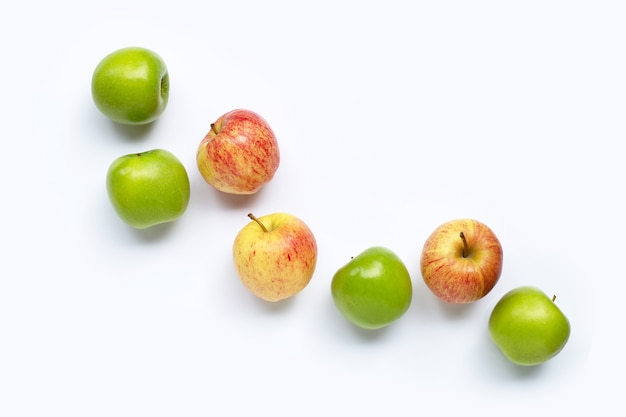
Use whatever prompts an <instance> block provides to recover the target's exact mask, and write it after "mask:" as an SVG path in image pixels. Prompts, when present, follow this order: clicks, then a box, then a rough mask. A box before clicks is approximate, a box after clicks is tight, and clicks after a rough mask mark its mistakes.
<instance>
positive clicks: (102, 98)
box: [91, 47, 170, 125]
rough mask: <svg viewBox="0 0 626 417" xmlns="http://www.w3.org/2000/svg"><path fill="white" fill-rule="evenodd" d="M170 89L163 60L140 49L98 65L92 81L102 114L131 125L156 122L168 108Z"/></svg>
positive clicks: (124, 51)
mask: <svg viewBox="0 0 626 417" xmlns="http://www.w3.org/2000/svg"><path fill="white" fill-rule="evenodd" d="M169 88H170V82H169V72H168V70H167V66H166V65H165V62H164V61H163V59H162V58H161V57H160V56H159V55H158V54H156V53H155V52H153V51H151V50H149V49H146V48H141V47H127V48H122V49H118V50H117V51H114V52H111V53H110V54H108V55H107V56H105V57H104V58H103V59H102V60H101V61H100V63H99V64H98V65H97V66H96V68H95V70H94V72H93V75H92V79H91V95H92V97H93V101H94V103H95V104H96V107H97V108H98V109H99V110H100V112H102V113H103V114H104V115H105V116H107V117H109V118H110V119H111V120H113V121H115V122H118V123H121V124H128V125H144V124H147V123H150V122H153V121H154V120H156V119H157V118H158V117H159V116H160V115H161V114H162V113H163V111H164V110H165V107H166V106H167V101H168V97H169Z"/></svg>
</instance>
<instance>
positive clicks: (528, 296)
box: [488, 286, 571, 366]
mask: <svg viewBox="0 0 626 417" xmlns="http://www.w3.org/2000/svg"><path fill="white" fill-rule="evenodd" d="M488 328H489V334H490V336H491V339H492V340H493V341H494V343H495V344H496V345H497V346H498V347H499V348H500V350H501V351H502V353H503V354H504V355H505V356H506V357H507V358H508V359H509V360H510V361H511V362H513V363H515V364H518V365H522V366H534V365H539V364H541V363H543V362H546V361H547V360H549V359H551V358H553V357H554V356H556V355H557V354H558V353H559V352H560V351H561V350H562V349H563V348H564V347H565V345H566V343H567V341H568V340H569V336H570V331H571V328H570V323H569V320H568V319H567V317H566V316H565V314H563V312H562V311H561V309H559V307H558V306H557V305H556V304H555V303H554V300H553V299H551V298H549V297H548V296H547V295H546V294H545V293H544V292H542V291H541V290H539V289H538V288H535V287H530V286H524V287H518V288H516V289H513V290H511V291H509V292H508V293H506V294H505V295H504V296H503V297H502V298H501V299H500V300H499V301H498V303H497V304H496V306H495V307H494V309H493V311H492V312H491V315H490V317H489V324H488Z"/></svg>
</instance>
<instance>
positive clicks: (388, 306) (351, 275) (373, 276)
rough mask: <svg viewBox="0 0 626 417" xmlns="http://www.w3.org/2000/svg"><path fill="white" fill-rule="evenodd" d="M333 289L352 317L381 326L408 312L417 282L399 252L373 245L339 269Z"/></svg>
mask: <svg viewBox="0 0 626 417" xmlns="http://www.w3.org/2000/svg"><path fill="white" fill-rule="evenodd" d="M331 293H332V298H333V301H334V302H335V305H336V306H337V308H338V309H339V311H340V312H341V313H342V314H343V315H344V317H345V318H347V319H348V321H350V322H351V323H353V324H355V325H356V326H359V327H362V328H364V329H378V328H381V327H385V326H387V325H389V324H391V323H393V322H394V321H396V320H397V319H399V318H400V317H401V316H402V315H404V313H406V311H407V310H408V309H409V306H410V304H411V299H412V296H413V286H412V283H411V277H410V275H409V271H408V270H407V268H406V266H405V265H404V263H403V262H402V260H401V259H400V258H399V257H398V256H397V255H396V254H395V253H393V252H392V251H391V250H389V249H387V248H384V247H371V248H369V249H366V250H365V251H363V252H361V253H360V254H359V255H357V256H355V257H354V258H352V259H351V260H350V261H349V262H348V263H346V264H345V265H344V266H342V267H341V268H340V269H339V270H337V272H336V273H335V275H334V276H333V279H332V282H331Z"/></svg>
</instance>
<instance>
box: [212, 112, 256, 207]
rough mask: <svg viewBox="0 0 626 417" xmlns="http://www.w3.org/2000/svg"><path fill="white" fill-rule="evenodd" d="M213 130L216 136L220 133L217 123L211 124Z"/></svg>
mask: <svg viewBox="0 0 626 417" xmlns="http://www.w3.org/2000/svg"><path fill="white" fill-rule="evenodd" d="M211 130H212V131H213V133H215V134H216V135H217V134H218V133H219V132H218V131H217V129H216V128H215V123H211ZM248 217H250V216H248Z"/></svg>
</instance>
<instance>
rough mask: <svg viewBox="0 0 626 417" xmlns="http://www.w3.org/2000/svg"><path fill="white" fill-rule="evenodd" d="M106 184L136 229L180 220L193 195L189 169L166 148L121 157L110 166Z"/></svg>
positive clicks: (121, 213)
mask: <svg viewBox="0 0 626 417" xmlns="http://www.w3.org/2000/svg"><path fill="white" fill-rule="evenodd" d="M106 187H107V192H108V195H109V200H110V201H111V204H112V205H113V208H114V209H115V211H116V212H117V214H118V215H119V217H120V218H121V219H122V220H124V222H126V223H127V224H129V225H130V226H132V227H134V228H136V229H145V228H147V227H151V226H154V225H157V224H160V223H166V222H171V221H174V220H176V219H178V218H179V217H180V216H181V215H182V214H183V213H184V212H185V210H186V209H187V205H188V203H189V197H190V185H189V177H188V175H187V170H186V169H185V167H184V166H183V164H182V163H181V162H180V160H179V159H178V158H177V157H176V156H174V155H173V154H172V153H171V152H169V151H166V150H163V149H153V150H150V151H146V152H138V153H133V154H128V155H123V156H120V157H119V158H117V159H116V160H114V161H113V163H111V165H110V166H109V170H108V172H107V177H106Z"/></svg>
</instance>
